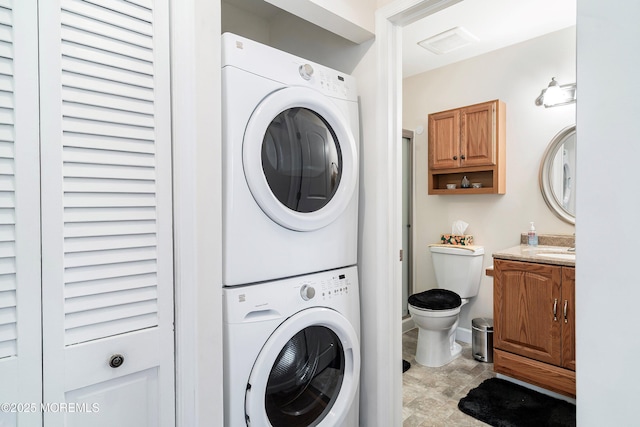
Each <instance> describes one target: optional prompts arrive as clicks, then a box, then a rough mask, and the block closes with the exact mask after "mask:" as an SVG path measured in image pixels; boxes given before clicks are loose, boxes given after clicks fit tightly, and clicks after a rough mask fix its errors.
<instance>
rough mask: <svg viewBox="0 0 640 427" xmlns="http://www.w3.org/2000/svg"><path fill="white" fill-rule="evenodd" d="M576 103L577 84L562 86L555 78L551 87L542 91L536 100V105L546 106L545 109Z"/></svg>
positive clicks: (550, 84)
mask: <svg viewBox="0 0 640 427" xmlns="http://www.w3.org/2000/svg"><path fill="white" fill-rule="evenodd" d="M574 102H576V84H575V83H571V84H566V85H561V84H560V83H558V81H557V80H556V78H555V77H552V78H551V81H550V82H549V86H547V88H546V89H542V92H540V96H538V97H537V98H536V105H544V106H545V108H549V107H558V106H560V105H567V104H572V103H574Z"/></svg>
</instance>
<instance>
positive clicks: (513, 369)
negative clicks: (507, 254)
mask: <svg viewBox="0 0 640 427" xmlns="http://www.w3.org/2000/svg"><path fill="white" fill-rule="evenodd" d="M493 298H494V299H493V304H494V313H493V314H494V336H493V346H494V370H495V371H496V372H498V373H501V374H504V375H508V376H510V377H512V378H517V379H520V380H522V381H525V382H528V383H531V384H535V385H538V386H540V387H543V388H546V389H548V390H552V391H555V392H558V393H562V394H565V395H568V396H572V397H575V393H576V391H575V369H576V362H575V268H573V267H563V266H557V265H548V264H537V263H531V262H519V261H507V260H501V259H496V260H495V261H494V294H493Z"/></svg>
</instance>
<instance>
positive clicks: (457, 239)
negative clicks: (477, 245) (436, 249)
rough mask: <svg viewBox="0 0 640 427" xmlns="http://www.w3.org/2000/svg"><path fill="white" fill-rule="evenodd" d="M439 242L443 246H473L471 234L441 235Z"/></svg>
mask: <svg viewBox="0 0 640 427" xmlns="http://www.w3.org/2000/svg"><path fill="white" fill-rule="evenodd" d="M440 240H441V241H442V244H444V245H462V246H469V245H473V236H472V235H471V234H464V235H463V234H443V235H442V236H441V237H440Z"/></svg>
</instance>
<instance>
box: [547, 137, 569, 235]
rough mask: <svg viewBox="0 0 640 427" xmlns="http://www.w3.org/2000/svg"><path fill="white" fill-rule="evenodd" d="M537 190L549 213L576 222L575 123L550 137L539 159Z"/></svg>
mask: <svg viewBox="0 0 640 427" xmlns="http://www.w3.org/2000/svg"><path fill="white" fill-rule="evenodd" d="M540 191H542V197H544V201H545V202H546V203H547V205H548V206H549V208H550V209H551V211H552V212H553V213H555V214H556V215H557V216H558V217H559V218H560V219H562V220H564V221H566V222H568V223H570V224H575V223H576V126H575V125H573V126H569V127H567V128H564V129H562V130H561V131H560V132H559V133H558V134H557V135H556V136H554V137H553V139H552V140H551V142H550V143H549V146H548V147H547V150H546V151H545V153H544V156H542V162H541V163H540Z"/></svg>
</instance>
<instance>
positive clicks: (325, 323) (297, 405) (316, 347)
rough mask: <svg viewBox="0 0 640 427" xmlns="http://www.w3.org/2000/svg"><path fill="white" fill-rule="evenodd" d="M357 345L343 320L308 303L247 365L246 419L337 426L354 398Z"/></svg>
mask: <svg viewBox="0 0 640 427" xmlns="http://www.w3.org/2000/svg"><path fill="white" fill-rule="evenodd" d="M359 373H360V344H359V341H358V336H357V335H356V332H355V331H354V329H353V327H352V326H351V325H350V324H349V322H348V321H347V319H346V318H345V317H344V316H342V315H341V314H339V313H338V312H336V311H334V310H331V309H328V308H310V309H307V310H304V311H301V312H298V313H297V314H295V315H294V316H292V317H290V318H289V319H287V320H286V321H285V322H283V323H282V325H280V326H279V327H278V328H277V329H276V330H275V331H274V333H273V334H272V335H271V336H270V337H269V340H268V341H267V342H266V343H265V345H264V347H263V348H262V350H261V352H260V354H259V355H258V358H257V359H256V362H255V364H254V366H253V369H252V370H251V375H250V377H249V384H248V385H247V392H246V397H245V399H246V400H245V410H246V419H247V424H248V425H251V426H273V427H281V426H282V427H290V426H297V425H304V426H320V427H325V426H336V425H340V423H341V422H342V421H343V420H344V418H345V416H346V415H347V414H348V412H349V409H350V408H351V405H352V404H353V402H354V397H355V396H356V391H357V389H358V383H359V379H360V375H359Z"/></svg>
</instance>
